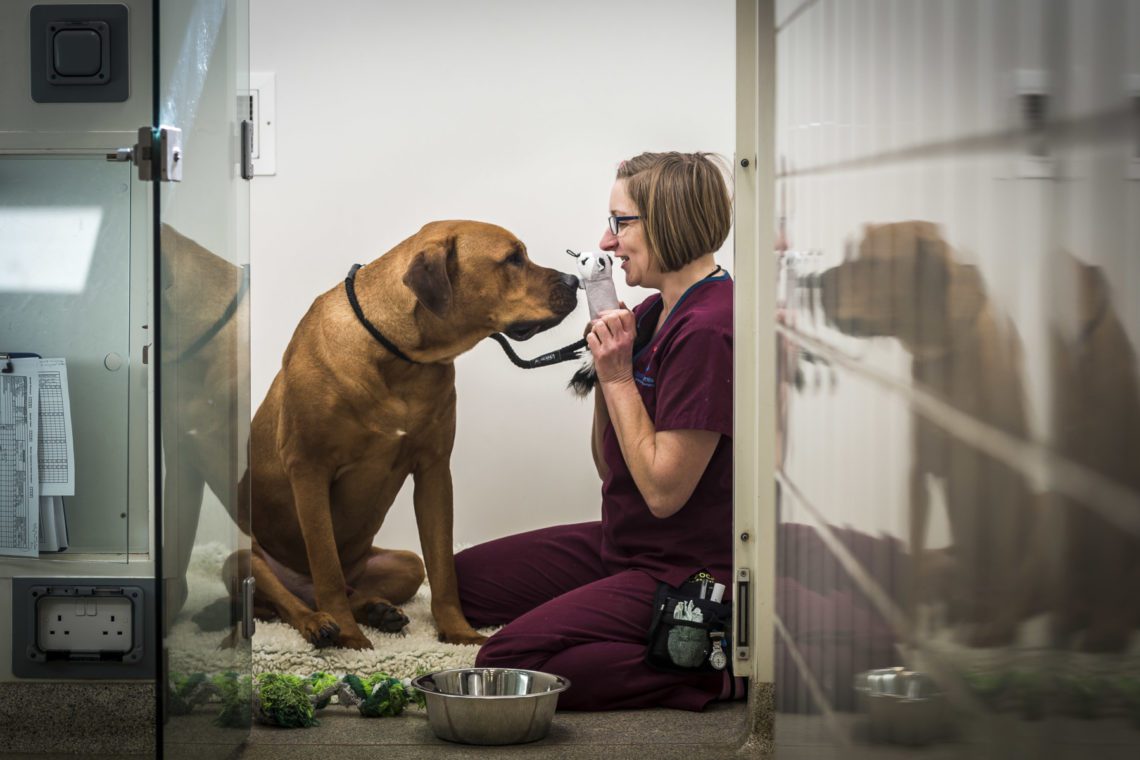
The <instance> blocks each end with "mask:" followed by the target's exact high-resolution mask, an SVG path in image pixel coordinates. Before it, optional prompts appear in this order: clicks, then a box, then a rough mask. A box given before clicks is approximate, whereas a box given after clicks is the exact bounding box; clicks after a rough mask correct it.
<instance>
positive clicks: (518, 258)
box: [503, 251, 526, 267]
mask: <svg viewBox="0 0 1140 760" xmlns="http://www.w3.org/2000/svg"><path fill="white" fill-rule="evenodd" d="M525 260H526V259H524V258H523V255H522V253H520V252H519V251H515V252H514V253H512V254H511V255H510V256H508V257H507V258H506V260H505V261H504V262H503V263H504V264H510V265H511V266H513V267H521V266H522V265H523V262H524V261H525Z"/></svg>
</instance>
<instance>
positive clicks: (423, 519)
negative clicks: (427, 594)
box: [413, 458, 487, 644]
mask: <svg viewBox="0 0 1140 760" xmlns="http://www.w3.org/2000/svg"><path fill="white" fill-rule="evenodd" d="M414 478H415V484H416V487H415V492H414V495H413V502H414V503H415V508H416V526H417V527H418V528H419V533H420V548H421V549H422V550H423V553H424V566H425V568H426V569H427V576H428V583H430V584H431V615H432V617H433V618H435V627H436V629H437V630H438V631H439V640H440V641H445V642H447V643H448V644H482V643H483V642H484V641H486V640H487V637H485V636H480V635H479V634H478V633H476V632H475V629H474V628H472V627H471V624H470V623H468V622H467V618H466V617H464V615H463V609H462V608H461V607H460V606H459V584H458V582H457V581H456V578H455V554H454V551H453V548H452V522H453V521H452V517H453V513H452V510H453V508H454V503H453V501H452V491H451V468H450V464H449V462H448V460H447V459H446V458H444V459H442V460H440V461H437V462H433V463H431V464H428V465H424V466H421V467H418V468H417V469H416V471H415V475H414Z"/></svg>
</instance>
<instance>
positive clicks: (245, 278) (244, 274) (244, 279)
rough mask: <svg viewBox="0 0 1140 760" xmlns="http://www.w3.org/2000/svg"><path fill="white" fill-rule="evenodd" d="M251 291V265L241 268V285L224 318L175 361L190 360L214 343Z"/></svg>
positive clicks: (215, 323)
mask: <svg viewBox="0 0 1140 760" xmlns="http://www.w3.org/2000/svg"><path fill="white" fill-rule="evenodd" d="M248 290H249V265H248V264H243V265H242V268H241V285H239V286H238V292H237V293H236V294H235V295H234V297H233V300H231V301H230V304H229V306H227V307H226V310H225V311H223V312H222V316H220V317H218V320H217V321H216V322H214V324H212V325H210V329H208V330H206V332H204V333H202V335H201V336H199V337H198V340H196V341H194V342H193V343H192V344H191V345H190V347H189V348H187V349H186V350H185V351H183V352H182V354H181V356H179V357H178V358H177V359H175V360H174V361H176V362H181V361H185V360H187V359H189V358H190V357H191V356H193V355H194V354H196V353H198V352H199V351H201V350H202V349H203V348H204V347H205V346H206V344H207V343H209V342H210V341H212V340H213V339H214V337H215V336H216V335H217V334H218V333H220V332H221V331H222V328H223V327H225V326H226V323H227V322H229V321H230V320H231V319H232V318H233V316H234V314H235V313H237V309H238V306H239V305H241V300H242V299H243V298H245V294H246V292H247V291H248Z"/></svg>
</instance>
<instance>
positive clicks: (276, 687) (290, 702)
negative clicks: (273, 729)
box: [253, 673, 320, 728]
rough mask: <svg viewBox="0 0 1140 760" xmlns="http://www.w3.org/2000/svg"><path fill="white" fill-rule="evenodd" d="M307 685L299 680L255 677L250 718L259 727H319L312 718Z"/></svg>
mask: <svg viewBox="0 0 1140 760" xmlns="http://www.w3.org/2000/svg"><path fill="white" fill-rule="evenodd" d="M306 686H307V682H306V680H305V679H303V678H301V677H300V676H293V675H287V674H281V673H263V674H261V675H259V676H258V677H257V689H256V691H255V692H254V695H253V716H254V718H256V719H257V722H259V723H265V724H268V725H271V726H282V727H283V728H308V727H310V726H316V725H319V723H320V722H319V721H318V720H317V719H316V717H314V716H313V703H312V701H310V699H309V689H307V688H306Z"/></svg>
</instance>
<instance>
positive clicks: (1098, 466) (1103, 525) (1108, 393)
mask: <svg viewBox="0 0 1140 760" xmlns="http://www.w3.org/2000/svg"><path fill="white" fill-rule="evenodd" d="M1066 263H1067V264H1068V265H1069V266H1071V267H1072V269H1071V270H1066V269H1064V268H1060V267H1059V268H1058V270H1057V271H1058V276H1059V277H1063V278H1066V279H1065V281H1066V282H1074V283H1075V284H1076V291H1075V293H1073V296H1075V302H1076V306H1077V314H1076V319H1075V320H1073V324H1071V325H1069V326H1068V327H1069V329H1067V330H1062V329H1058V330H1056V331H1055V332H1054V335H1053V351H1052V356H1053V401H1054V406H1053V411H1054V414H1053V423H1054V439H1055V446H1056V448H1057V450H1058V451H1059V452H1060V453H1062V454H1064V455H1065V456H1066V457H1068V458H1069V459H1071V460H1073V461H1075V462H1078V463H1080V464H1082V465H1084V466H1085V467H1088V468H1089V469H1091V470H1093V471H1094V472H1097V473H1099V474H1101V475H1104V476H1106V477H1108V478H1109V479H1111V480H1113V481H1115V483H1117V484H1118V485H1122V486H1124V487H1125V488H1127V489H1128V490H1130V491H1131V492H1132V493H1133V494H1134V495H1137V494H1140V387H1138V383H1137V378H1136V354H1135V351H1134V350H1133V348H1132V345H1131V343H1130V342H1129V340H1128V335H1127V333H1125V331H1124V327H1123V325H1122V324H1121V322H1120V318H1119V316H1118V315H1117V312H1116V310H1115V309H1114V308H1113V305H1112V302H1111V300H1110V292H1109V286H1108V282H1107V280H1106V278H1105V276H1104V272H1103V271H1102V270H1101V269H1100V268H1099V267H1093V266H1088V265H1086V264H1082V263H1080V262H1078V261H1076V260H1075V259H1071V258H1070V259H1068V261H1067V262H1066ZM1066 300H1068V299H1066ZM1063 503H1064V505H1065V532H1064V540H1065V546H1066V551H1065V557H1064V561H1063V562H1062V566H1063V568H1064V574H1063V577H1062V579H1061V583H1060V598H1059V599H1058V600H1057V612H1058V615H1057V622H1058V629H1059V632H1060V633H1062V634H1072V633H1075V632H1077V631H1083V635H1082V637H1081V641H1080V645H1081V647H1082V648H1083V649H1086V650H1089V651H1121V650H1123V649H1125V648H1126V647H1127V645H1128V642H1129V639H1130V638H1131V635H1132V630H1133V629H1134V628H1135V627H1136V626H1137V625H1140V601H1138V599H1137V591H1136V588H1137V585H1140V539H1138V538H1137V537H1136V536H1135V535H1130V534H1129V533H1128V532H1127V531H1126V530H1125V529H1123V528H1121V527H1120V526H1119V524H1118V523H1117V522H1113V521H1110V520H1108V519H1106V518H1105V516H1104V514H1103V513H1101V512H1098V511H1097V510H1095V509H1093V508H1091V506H1090V505H1088V504H1085V503H1081V502H1080V501H1078V500H1076V499H1071V498H1067V499H1063ZM1133 517H1134V515H1133Z"/></svg>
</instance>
